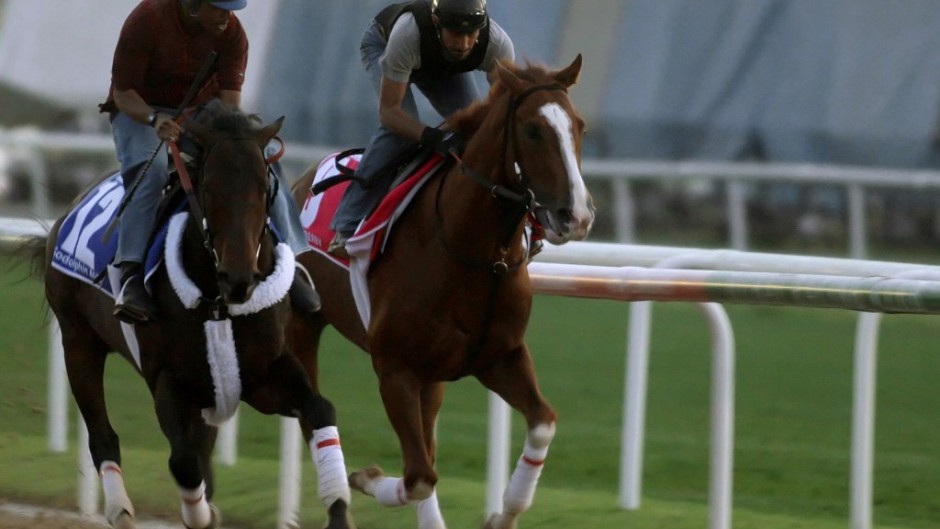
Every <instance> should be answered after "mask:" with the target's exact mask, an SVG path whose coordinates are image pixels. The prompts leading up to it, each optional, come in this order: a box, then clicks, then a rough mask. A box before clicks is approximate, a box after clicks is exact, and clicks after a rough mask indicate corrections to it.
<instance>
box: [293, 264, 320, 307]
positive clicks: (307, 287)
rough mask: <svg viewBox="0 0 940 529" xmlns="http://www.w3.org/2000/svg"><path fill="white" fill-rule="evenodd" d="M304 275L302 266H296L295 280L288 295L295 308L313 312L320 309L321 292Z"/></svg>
mask: <svg viewBox="0 0 940 529" xmlns="http://www.w3.org/2000/svg"><path fill="white" fill-rule="evenodd" d="M304 275H305V274H304V273H303V272H301V270H300V267H297V268H294V280H293V282H292V283H291V284H290V291H289V292H288V295H289V296H290V301H291V305H292V306H293V307H294V309H295V310H297V311H300V312H306V313H308V314H313V313H315V312H318V311H319V310H320V306H321V305H320V294H317V291H316V290H314V288H313V285H312V284H310V283H308V282H307V281H306V280H305V279H304Z"/></svg>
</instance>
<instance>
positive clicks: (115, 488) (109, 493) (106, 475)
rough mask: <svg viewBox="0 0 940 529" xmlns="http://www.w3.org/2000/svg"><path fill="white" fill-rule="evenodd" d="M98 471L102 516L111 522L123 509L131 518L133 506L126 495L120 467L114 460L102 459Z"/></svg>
mask: <svg viewBox="0 0 940 529" xmlns="http://www.w3.org/2000/svg"><path fill="white" fill-rule="evenodd" d="M98 473H99V474H100V475H101V489H102V490H103V491H104V516H105V518H107V520H108V522H113V520H114V519H115V518H117V517H118V516H120V515H121V513H123V512H124V511H127V513H128V514H130V515H131V517H132V518H133V517H134V506H133V505H131V499H130V498H128V497H127V490H126V489H125V488H124V474H123V473H122V472H121V467H120V466H118V464H117V463H115V462H114V461H104V462H102V463H101V468H100V469H98Z"/></svg>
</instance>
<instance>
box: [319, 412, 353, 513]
mask: <svg viewBox="0 0 940 529" xmlns="http://www.w3.org/2000/svg"><path fill="white" fill-rule="evenodd" d="M310 453H311V455H312V456H313V463H314V465H316V467H317V480H318V488H319V494H320V501H322V502H323V505H325V506H326V507H327V508H329V507H330V506H331V505H333V503H334V502H335V501H336V500H343V501H344V502H346V505H349V502H350V501H351V499H352V494H351V493H350V492H349V479H348V478H347V476H346V459H345V458H344V457H343V449H342V448H341V447H340V443H339V430H338V429H337V428H336V427H335V426H327V427H326V428H320V429H319V430H314V431H313V438H312V439H310Z"/></svg>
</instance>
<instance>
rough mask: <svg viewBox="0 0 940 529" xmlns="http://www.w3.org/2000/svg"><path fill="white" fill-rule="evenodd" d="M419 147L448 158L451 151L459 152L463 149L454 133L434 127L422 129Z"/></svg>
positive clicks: (458, 137)
mask: <svg viewBox="0 0 940 529" xmlns="http://www.w3.org/2000/svg"><path fill="white" fill-rule="evenodd" d="M421 145H422V146H423V147H427V148H428V149H431V150H433V151H434V152H437V153H440V154H443V155H444V156H448V155H449V154H450V152H451V151H454V152H460V150H461V149H462V148H463V142H462V141H461V140H460V136H458V135H457V134H456V133H455V132H452V131H444V130H441V129H436V128H434V127H424V131H423V132H422V133H421Z"/></svg>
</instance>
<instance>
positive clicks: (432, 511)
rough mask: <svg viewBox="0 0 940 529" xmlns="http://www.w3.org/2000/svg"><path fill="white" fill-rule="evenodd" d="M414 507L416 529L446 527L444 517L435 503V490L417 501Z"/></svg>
mask: <svg viewBox="0 0 940 529" xmlns="http://www.w3.org/2000/svg"><path fill="white" fill-rule="evenodd" d="M415 509H416V510H417V511H418V529H447V525H445V524H444V517H443V516H441V508H440V506H439V505H438V504H437V492H433V493H431V496H430V497H428V498H426V499H423V500H421V501H419V502H418V503H417V504H416V505H415Z"/></svg>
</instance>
